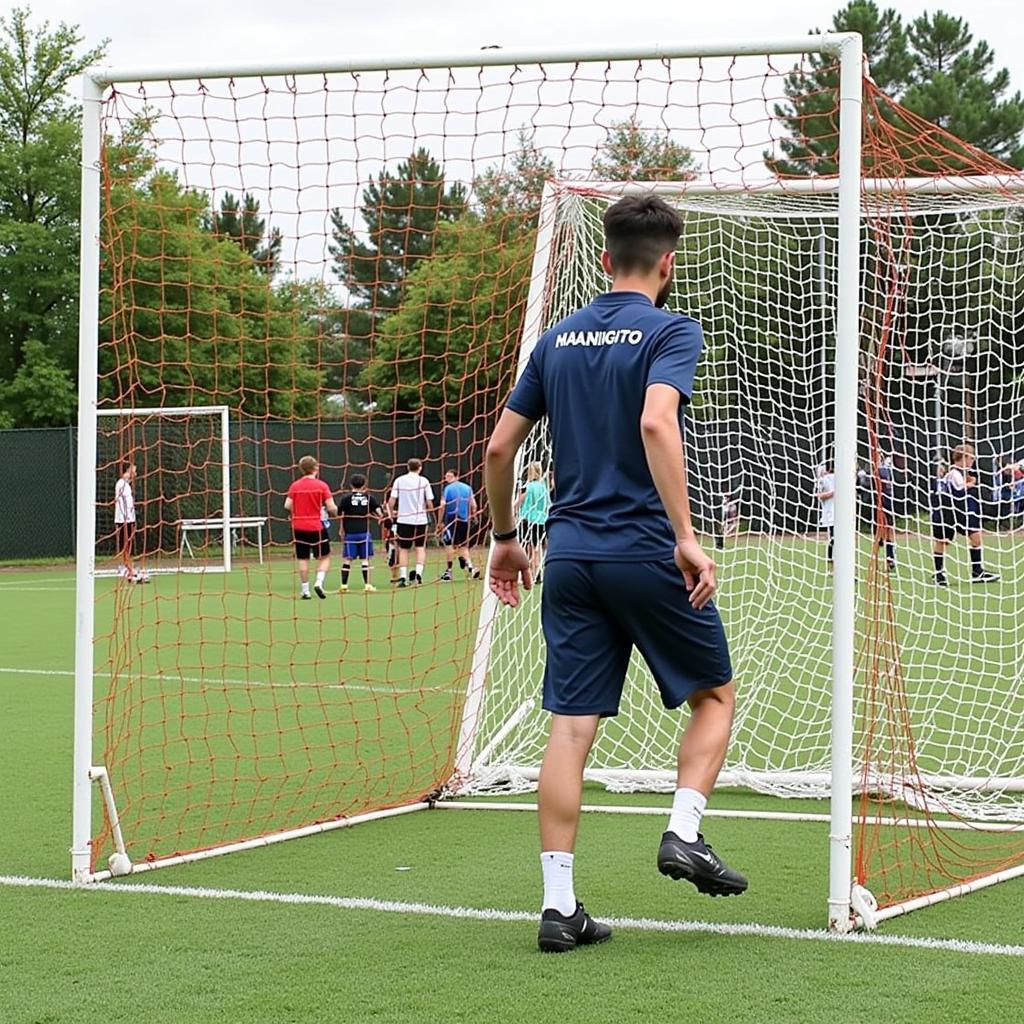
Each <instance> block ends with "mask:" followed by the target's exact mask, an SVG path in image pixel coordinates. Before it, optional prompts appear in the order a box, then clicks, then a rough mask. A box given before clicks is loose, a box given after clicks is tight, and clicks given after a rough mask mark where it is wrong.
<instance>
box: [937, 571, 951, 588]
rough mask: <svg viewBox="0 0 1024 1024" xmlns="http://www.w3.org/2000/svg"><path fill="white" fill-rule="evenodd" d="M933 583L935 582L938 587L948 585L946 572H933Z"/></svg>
mask: <svg viewBox="0 0 1024 1024" xmlns="http://www.w3.org/2000/svg"><path fill="white" fill-rule="evenodd" d="M935 583H936V585H937V586H940V587H948V586H949V580H947V579H946V574H945V573H944V572H937V573H936V574H935Z"/></svg>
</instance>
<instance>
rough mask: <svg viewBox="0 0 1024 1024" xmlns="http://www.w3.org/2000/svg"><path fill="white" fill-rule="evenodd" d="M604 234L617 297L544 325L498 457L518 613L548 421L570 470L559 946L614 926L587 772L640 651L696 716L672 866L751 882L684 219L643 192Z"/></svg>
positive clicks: (559, 769)
mask: <svg viewBox="0 0 1024 1024" xmlns="http://www.w3.org/2000/svg"><path fill="white" fill-rule="evenodd" d="M604 230H605V252H604V253H603V254H602V257H601V260H602V265H603V267H604V270H605V272H606V273H607V274H609V275H610V276H611V278H612V290H611V291H610V292H608V293H607V294H605V295H599V296H598V297H597V298H596V299H594V301H593V302H591V303H590V305H589V306H586V307H585V308H583V309H581V310H579V311H578V312H576V313H574V314H572V315H571V316H569V317H567V318H566V319H565V320H562V321H561V322H560V323H557V324H555V326H554V327H551V328H550V329H549V330H547V331H546V332H545V333H544V334H543V335H542V336H541V338H540V339H539V341H538V342H537V344H536V347H535V348H534V350H533V352H532V353H531V355H530V358H529V360H528V362H527V365H526V366H525V368H524V370H523V372H522V375H521V377H520V379H519V382H518V383H517V385H516V387H515V390H514V391H513V392H512V395H511V397H510V398H509V400H508V404H507V406H506V408H505V410H504V412H503V413H502V414H501V417H500V419H499V420H498V424H497V426H496V427H495V430H494V434H493V435H492V437H491V440H490V442H489V444H488V448H487V457H486V477H487V479H486V483H487V495H488V499H489V504H490V510H491V517H492V520H493V527H494V541H495V546H494V549H493V551H492V553H491V566H490V586H491V590H492V591H493V593H494V594H495V596H496V597H497V598H498V600H499V601H501V602H502V603H503V604H505V605H509V606H512V607H515V606H516V605H517V604H518V603H519V596H520V595H519V584H520V582H522V585H523V587H525V588H526V589H529V588H530V587H532V585H533V581H532V579H531V574H530V568H529V561H528V559H527V556H526V553H525V552H524V551H523V549H522V547H521V546H520V545H519V543H518V541H517V539H516V528H515V522H514V517H513V512H512V499H513V491H514V488H515V471H514V463H515V457H516V453H517V451H518V450H519V448H520V447H521V446H522V444H523V443H524V442H525V440H526V438H527V436H528V435H529V433H530V431H531V430H532V429H533V426H534V424H535V423H536V422H537V421H538V420H540V419H542V418H543V417H544V416H547V417H548V426H549V428H550V433H551V441H552V449H553V456H554V465H555V467H556V470H555V496H554V501H553V503H552V506H551V510H550V515H549V517H548V522H547V536H548V552H547V560H546V564H545V569H544V592H543V595H542V600H541V621H542V624H543V628H544V637H545V640H546V642H547V663H546V666H545V671H544V707H545V708H546V709H547V710H548V711H550V712H552V719H551V732H550V736H549V739H548V747H547V751H546V753H545V755H544V762H543V765H542V768H541V773H540V780H539V786H538V802H539V809H540V833H541V849H542V853H541V867H542V871H543V877H544V897H543V904H542V913H541V924H540V932H539V935H538V945H539V946H540V948H541V949H542V950H545V951H551V952H554V951H560V950H566V949H573V948H575V947H576V946H577V945H585V944H590V943H593V942H600V941H603V940H604V939H607V938H608V937H609V936H610V934H611V930H610V929H609V928H608V926H607V925H603V924H599V923H598V922H595V921H594V920H593V919H592V918H591V917H590V916H589V915H588V914H587V913H586V911H585V910H584V909H583V906H582V904H580V903H579V902H577V900H576V896H575V890H574V887H573V878H572V874H573V850H574V847H575V842H576V830H577V826H578V823H579V813H580V800H581V796H582V783H583V767H584V764H585V762H586V759H587V755H588V754H589V752H590V748H591V746H592V745H593V742H594V738H595V736H596V735H597V729H598V725H599V723H600V721H601V718H603V717H606V716H610V715H615V714H616V713H617V712H618V708H619V699H620V697H621V693H622V686H623V683H624V680H625V675H626V668H627V666H628V663H629V658H630V653H631V651H632V649H633V647H634V645H635V646H636V647H638V648H639V650H640V653H641V654H642V655H643V657H644V660H645V661H646V662H647V665H648V666H649V668H650V669H651V673H652V675H653V676H654V679H655V682H656V683H657V685H658V689H659V690H660V693H661V699H662V702H663V703H664V705H665V706H666V707H667V708H677V707H679V706H680V705H682V704H684V703H687V704H689V706H690V709H691V714H690V720H689V724H688V725H687V728H686V731H685V733H684V735H683V738H682V740H681V741H680V746H679V756H678V771H677V779H676V785H677V789H676V794H675V798H674V800H673V804H672V814H671V817H670V818H669V823H668V829H667V830H666V832H665V833H664V835H663V836H662V841H661V846H660V847H659V850H658V860H657V863H658V869H659V871H661V873H662V874H665V875H669V876H671V877H672V878H685V879H688V880H689V881H691V882H693V883H694V884H695V885H696V886H697V888H698V889H699V890H700V891H701V892H706V893H710V894H712V895H728V894H732V893H740V892H743V891H744V890H745V889H746V887H747V881H746V879H745V878H744V877H743V876H742V875H740V874H739V873H738V872H736V871H734V870H732V869H731V868H729V867H728V866H727V865H726V864H725V863H724V862H723V861H722V860H721V858H720V857H718V856H717V854H715V852H714V851H713V850H712V849H711V847H710V846H708V845H707V844H706V843H705V842H704V839H703V836H702V835H701V834H700V832H699V831H698V830H699V828H700V821H701V816H702V813H703V810H704V807H705V804H706V802H707V797H708V795H709V794H710V792H711V790H712V788H713V787H714V784H715V781H716V779H717V777H718V773H719V770H720V769H721V766H722V762H723V760H724V759H725V754H726V750H727V747H728V744H729V734H730V730H731V726H732V716H733V708H734V704H735V689H734V686H733V682H732V666H731V664H730V661H729V649H728V645H727V644H726V640H725V633H724V630H723V628H722V622H721V619H720V618H719V615H718V611H717V610H716V608H715V606H714V605H713V604H712V603H711V598H712V597H713V595H714V593H715V589H716V582H715V563H714V562H713V561H712V560H711V559H710V558H709V557H708V556H707V555H706V554H705V553H704V551H703V550H702V549H701V547H700V545H699V544H698V542H697V539H696V535H695V532H694V528H693V523H692V521H691V517H690V501H689V494H688V490H687V480H686V468H685V462H684V453H683V441H682V422H681V412H682V406H683V405H685V404H686V403H688V402H689V401H690V394H691V391H692V388H693V377H694V372H695V370H696V367H697V360H698V358H699V356H700V352H701V348H702V346H703V334H702V332H701V328H700V324H698V323H697V321H695V320H692V319H691V318H690V317H686V316H679V315H675V314H672V313H669V312H667V311H665V310H664V309H662V308H661V307H662V306H663V305H664V303H665V301H666V299H667V297H668V295H669V292H670V290H671V288H672V282H673V277H674V262H675V249H676V244H677V242H678V239H679V235H680V232H681V230H682V222H681V221H680V219H679V216H678V214H676V212H675V211H674V210H672V208H671V207H669V206H668V205H667V204H666V203H665V202H664V201H663V200H661V199H659V198H658V197H656V196H644V197H632V196H630V197H627V198H624V199H621V200H619V201H618V202H617V203H615V204H614V205H613V206H611V207H609V209H608V210H607V211H606V212H605V215H604Z"/></svg>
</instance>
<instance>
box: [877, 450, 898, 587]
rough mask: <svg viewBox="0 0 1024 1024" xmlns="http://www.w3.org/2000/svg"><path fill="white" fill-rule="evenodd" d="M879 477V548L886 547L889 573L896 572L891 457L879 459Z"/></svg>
mask: <svg viewBox="0 0 1024 1024" xmlns="http://www.w3.org/2000/svg"><path fill="white" fill-rule="evenodd" d="M875 473H876V474H877V476H878V516H879V519H878V533H877V534H876V537H877V543H878V545H879V546H882V545H883V544H884V545H885V564H886V565H887V566H888V568H889V572H895V571H896V510H895V502H894V501H893V492H894V490H895V485H894V480H893V464H892V456H891V455H881V454H879V457H878V466H877V468H876V469H875Z"/></svg>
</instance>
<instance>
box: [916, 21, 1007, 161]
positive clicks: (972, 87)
mask: <svg viewBox="0 0 1024 1024" xmlns="http://www.w3.org/2000/svg"><path fill="white" fill-rule="evenodd" d="M907 37H908V42H909V45H910V50H911V53H912V56H913V61H914V69H913V72H912V75H911V84H910V87H909V88H908V89H907V91H906V92H905V93H904V94H903V97H902V100H901V102H902V104H903V106H905V107H907V109H909V110H912V111H914V113H916V114H919V115H920V116H921V117H924V118H925V119H926V120H928V121H931V122H932V123H933V124H937V125H939V126H940V127H941V128H944V129H946V131H948V132H951V133H952V134H953V135H955V136H956V137H957V138H960V139H963V140H964V141H965V142H970V143H973V144H974V145H975V146H978V147H979V148H981V149H983V150H985V152H986V153H990V154H991V155H992V156H995V157H998V158H999V159H1000V160H1004V161H1006V162H1007V163H1009V164H1012V165H1013V166H1014V167H1024V146H1022V144H1021V132H1022V131H1024V99H1022V98H1021V94H1020V92H1015V93H1014V94H1013V95H1012V96H1008V95H1007V90H1008V89H1009V86H1010V73H1009V72H1008V71H1007V70H1006V68H1002V69H999V70H995V69H994V63H995V54H994V53H993V52H992V48H991V47H990V46H989V45H988V43H986V42H979V43H977V44H976V45H974V37H973V36H972V35H971V32H970V30H969V28H968V26H967V24H966V23H965V22H964V20H963V19H962V18H954V17H952V16H950V15H948V14H945V13H943V12H942V11H936V12H935V14H933V15H928V14H922V15H921V17H920V18H917V19H916V20H915V21H914V22H913V24H912V25H911V26H910V29H909V31H908V33H907Z"/></svg>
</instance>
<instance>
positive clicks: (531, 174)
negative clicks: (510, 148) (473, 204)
mask: <svg viewBox="0 0 1024 1024" xmlns="http://www.w3.org/2000/svg"><path fill="white" fill-rule="evenodd" d="M554 175H555V165H554V163H553V162H552V160H551V158H550V157H548V156H545V155H544V153H543V152H542V151H541V150H539V149H538V148H537V146H536V145H535V143H534V142H533V138H532V136H531V135H530V134H529V132H527V131H526V129H525V128H521V129H520V130H519V134H518V146H517V147H516V151H515V152H514V153H513V154H512V159H511V162H510V164H509V166H508V167H491V168H488V169H487V170H486V171H484V172H483V174H481V175H480V176H479V177H477V179H476V180H475V181H474V182H473V194H474V195H475V196H476V199H477V203H478V204H479V206H480V209H481V211H482V213H483V216H484V217H485V218H486V219H487V220H489V221H492V222H493V221H498V220H501V219H503V218H504V219H505V220H507V221H508V222H510V223H511V224H512V226H514V227H516V228H521V227H532V226H533V224H534V223H535V222H536V219H537V211H538V210H539V208H540V200H541V195H542V193H543V191H544V183H545V182H546V181H548V180H549V179H551V178H553V177H554Z"/></svg>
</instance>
